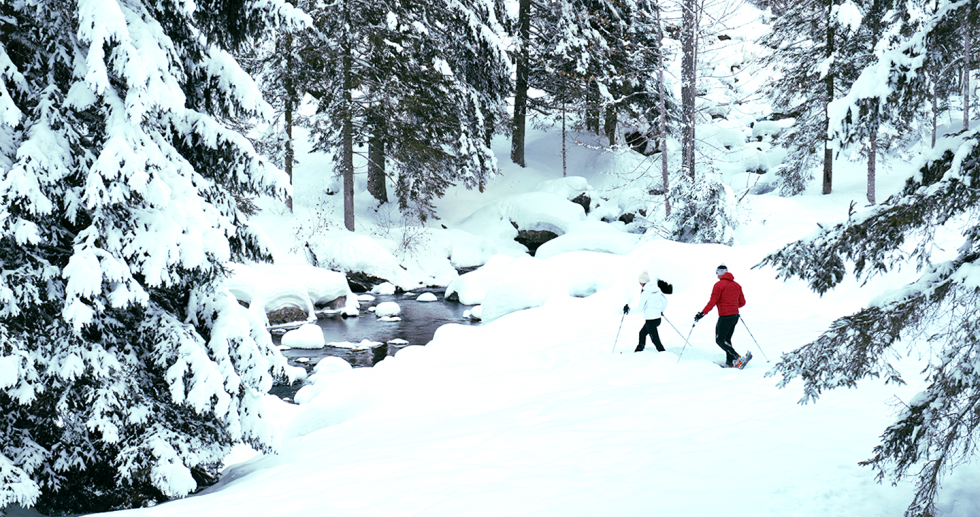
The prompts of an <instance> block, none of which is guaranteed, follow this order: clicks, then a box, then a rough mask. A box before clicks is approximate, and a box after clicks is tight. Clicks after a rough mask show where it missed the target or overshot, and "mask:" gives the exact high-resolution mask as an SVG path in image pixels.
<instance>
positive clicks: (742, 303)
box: [738, 289, 745, 308]
mask: <svg viewBox="0 0 980 517" xmlns="http://www.w3.org/2000/svg"><path fill="white" fill-rule="evenodd" d="M738 307H739V308H742V307H745V295H744V294H742V290H741V289H739V290H738Z"/></svg>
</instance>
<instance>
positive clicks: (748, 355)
mask: <svg viewBox="0 0 980 517" xmlns="http://www.w3.org/2000/svg"><path fill="white" fill-rule="evenodd" d="M751 360H752V352H745V355H743V356H742V357H739V358H738V359H737V360H735V364H734V366H733V368H738V369H739V370H742V369H745V365H747V364H749V361H751Z"/></svg>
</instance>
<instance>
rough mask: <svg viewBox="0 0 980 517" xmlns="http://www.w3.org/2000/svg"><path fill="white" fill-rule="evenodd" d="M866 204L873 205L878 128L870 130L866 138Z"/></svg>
mask: <svg viewBox="0 0 980 517" xmlns="http://www.w3.org/2000/svg"><path fill="white" fill-rule="evenodd" d="M868 140H869V147H870V149H869V151H868V203H871V204H872V205H873V204H875V173H876V170H875V168H876V160H877V159H878V128H876V127H872V128H871V135H869V137H868Z"/></svg>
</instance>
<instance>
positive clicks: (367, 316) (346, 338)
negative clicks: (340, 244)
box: [273, 291, 472, 368]
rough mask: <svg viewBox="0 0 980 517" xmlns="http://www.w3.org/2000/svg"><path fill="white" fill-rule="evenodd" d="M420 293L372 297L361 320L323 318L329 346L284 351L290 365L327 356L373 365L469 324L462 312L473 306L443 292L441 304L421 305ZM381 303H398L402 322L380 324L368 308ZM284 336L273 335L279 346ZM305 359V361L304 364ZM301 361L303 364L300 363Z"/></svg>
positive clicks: (438, 294) (363, 305) (319, 322)
mask: <svg viewBox="0 0 980 517" xmlns="http://www.w3.org/2000/svg"><path fill="white" fill-rule="evenodd" d="M419 294H421V293H420V292H412V293H407V294H400V295H398V294H396V295H372V296H374V297H375V300H373V301H369V302H361V315H360V317H358V318H342V317H340V316H339V315H336V316H330V317H326V318H321V319H319V320H317V325H318V326H319V327H320V328H321V329H322V330H323V337H324V339H325V340H326V342H327V343H328V346H326V347H324V348H321V349H318V350H307V349H299V348H294V349H290V350H284V351H283V355H285V356H286V357H287V358H288V359H289V362H290V364H293V365H299V366H305V367H307V368H310V367H312V365H314V364H316V362H317V361H318V360H319V359H320V358H322V357H326V356H336V357H342V358H344V359H346V360H347V361H348V362H350V363H351V364H352V365H354V366H374V364H375V363H377V362H378V361H380V360H381V359H384V358H385V357H386V356H387V355H393V354H394V353H395V352H397V350H398V349H400V348H403V347H405V346H408V345H425V344H427V343H428V342H429V341H431V340H432V335H433V334H434V333H435V331H436V329H437V328H439V327H441V326H442V325H445V324H446V323H459V324H464V325H465V324H470V320H469V319H465V318H463V312H465V311H466V310H467V309H471V308H472V307H471V306H469V305H463V304H461V303H459V302H453V301H447V300H445V299H444V297H443V293H442V292H434V291H433V294H435V295H436V297H437V298H438V301H435V302H418V301H415V298H416V297H418V295H419ZM382 302H395V303H397V304H398V305H399V307H401V311H402V312H401V316H400V317H401V321H381V320H379V319H378V317H377V316H375V315H374V313H373V312H369V311H368V308H369V307H372V306H376V305H378V304H379V303H382ZM281 337H282V336H280V335H275V334H274V335H273V341H274V342H275V344H276V345H279V344H280V339H281ZM365 339H366V340H368V341H373V342H378V343H381V345H380V346H379V347H376V348H374V349H372V350H353V351H352V350H351V349H350V348H346V347H334V346H329V343H344V342H346V343H360V342H361V341H363V340H365ZM395 340H402V341H407V344H404V343H402V344H392V345H386V344H387V343H388V342H389V341H395ZM304 359H305V361H304ZM297 360H300V361H302V362H298V361H297Z"/></svg>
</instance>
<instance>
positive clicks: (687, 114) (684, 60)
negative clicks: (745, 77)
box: [681, 0, 698, 179]
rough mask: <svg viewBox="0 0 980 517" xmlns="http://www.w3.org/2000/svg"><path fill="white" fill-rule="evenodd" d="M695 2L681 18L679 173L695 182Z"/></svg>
mask: <svg viewBox="0 0 980 517" xmlns="http://www.w3.org/2000/svg"><path fill="white" fill-rule="evenodd" d="M697 7H698V4H697V1H696V0H685V1H684V13H683V15H682V17H681V47H683V56H682V57H681V110H682V115H681V119H682V120H681V133H682V134H681V170H682V171H683V172H684V174H687V175H688V176H690V177H691V179H694V177H695V176H694V138H695V129H694V124H695V115H696V113H695V100H696V99H697V62H696V59H697V57H696V56H697V27H696V23H697V19H696V16H695V15H696V11H697Z"/></svg>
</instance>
